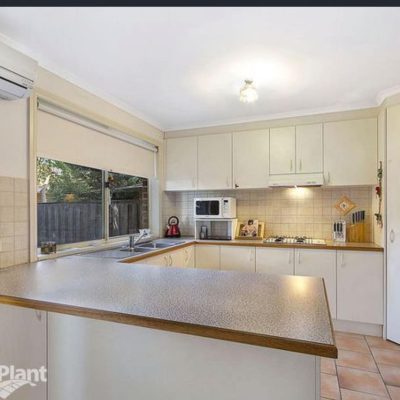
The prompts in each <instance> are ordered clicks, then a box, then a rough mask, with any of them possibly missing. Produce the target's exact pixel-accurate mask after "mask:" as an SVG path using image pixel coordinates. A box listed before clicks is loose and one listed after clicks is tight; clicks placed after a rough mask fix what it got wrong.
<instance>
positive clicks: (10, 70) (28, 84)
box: [0, 42, 38, 100]
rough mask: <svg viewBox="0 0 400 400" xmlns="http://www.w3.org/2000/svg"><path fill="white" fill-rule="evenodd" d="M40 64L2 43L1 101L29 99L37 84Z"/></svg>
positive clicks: (0, 50) (0, 62) (0, 68)
mask: <svg viewBox="0 0 400 400" xmlns="http://www.w3.org/2000/svg"><path fill="white" fill-rule="evenodd" d="M37 68H38V63H37V62H36V61H35V60H33V59H32V58H30V57H28V56H26V55H24V54H22V53H20V52H19V51H17V50H14V49H12V48H11V47H9V46H7V45H5V44H4V43H2V42H0V99H3V100H18V99H22V98H24V97H28V96H29V94H30V91H31V89H32V88H33V85H34V83H35V79H36V74H37Z"/></svg>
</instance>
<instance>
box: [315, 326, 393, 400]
mask: <svg viewBox="0 0 400 400" xmlns="http://www.w3.org/2000/svg"><path fill="white" fill-rule="evenodd" d="M335 335H336V345H337V347H338V350H339V354H338V359H337V360H333V359H329V358H322V359H321V400H327V399H330V400H384V399H391V400H400V346H399V345H396V344H394V343H391V342H388V341H385V340H383V339H381V338H378V337H373V336H363V335H357V334H353V333H343V332H335Z"/></svg>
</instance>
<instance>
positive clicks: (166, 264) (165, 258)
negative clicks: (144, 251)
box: [164, 256, 168, 267]
mask: <svg viewBox="0 0 400 400" xmlns="http://www.w3.org/2000/svg"><path fill="white" fill-rule="evenodd" d="M164 261H165V266H166V267H168V256H164Z"/></svg>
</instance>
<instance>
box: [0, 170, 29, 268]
mask: <svg viewBox="0 0 400 400" xmlns="http://www.w3.org/2000/svg"><path fill="white" fill-rule="evenodd" d="M28 203H29V202H28V180H27V179H22V178H9V177H0V268H4V267H8V266H10V265H16V264H23V263H26V262H28V259H29V209H28Z"/></svg>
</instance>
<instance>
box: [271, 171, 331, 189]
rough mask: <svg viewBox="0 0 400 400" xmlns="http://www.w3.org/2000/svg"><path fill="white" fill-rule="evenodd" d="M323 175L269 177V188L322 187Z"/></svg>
mask: <svg viewBox="0 0 400 400" xmlns="http://www.w3.org/2000/svg"><path fill="white" fill-rule="evenodd" d="M323 184H324V174H288V175H270V176H269V187H300V186H322V185H323Z"/></svg>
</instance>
